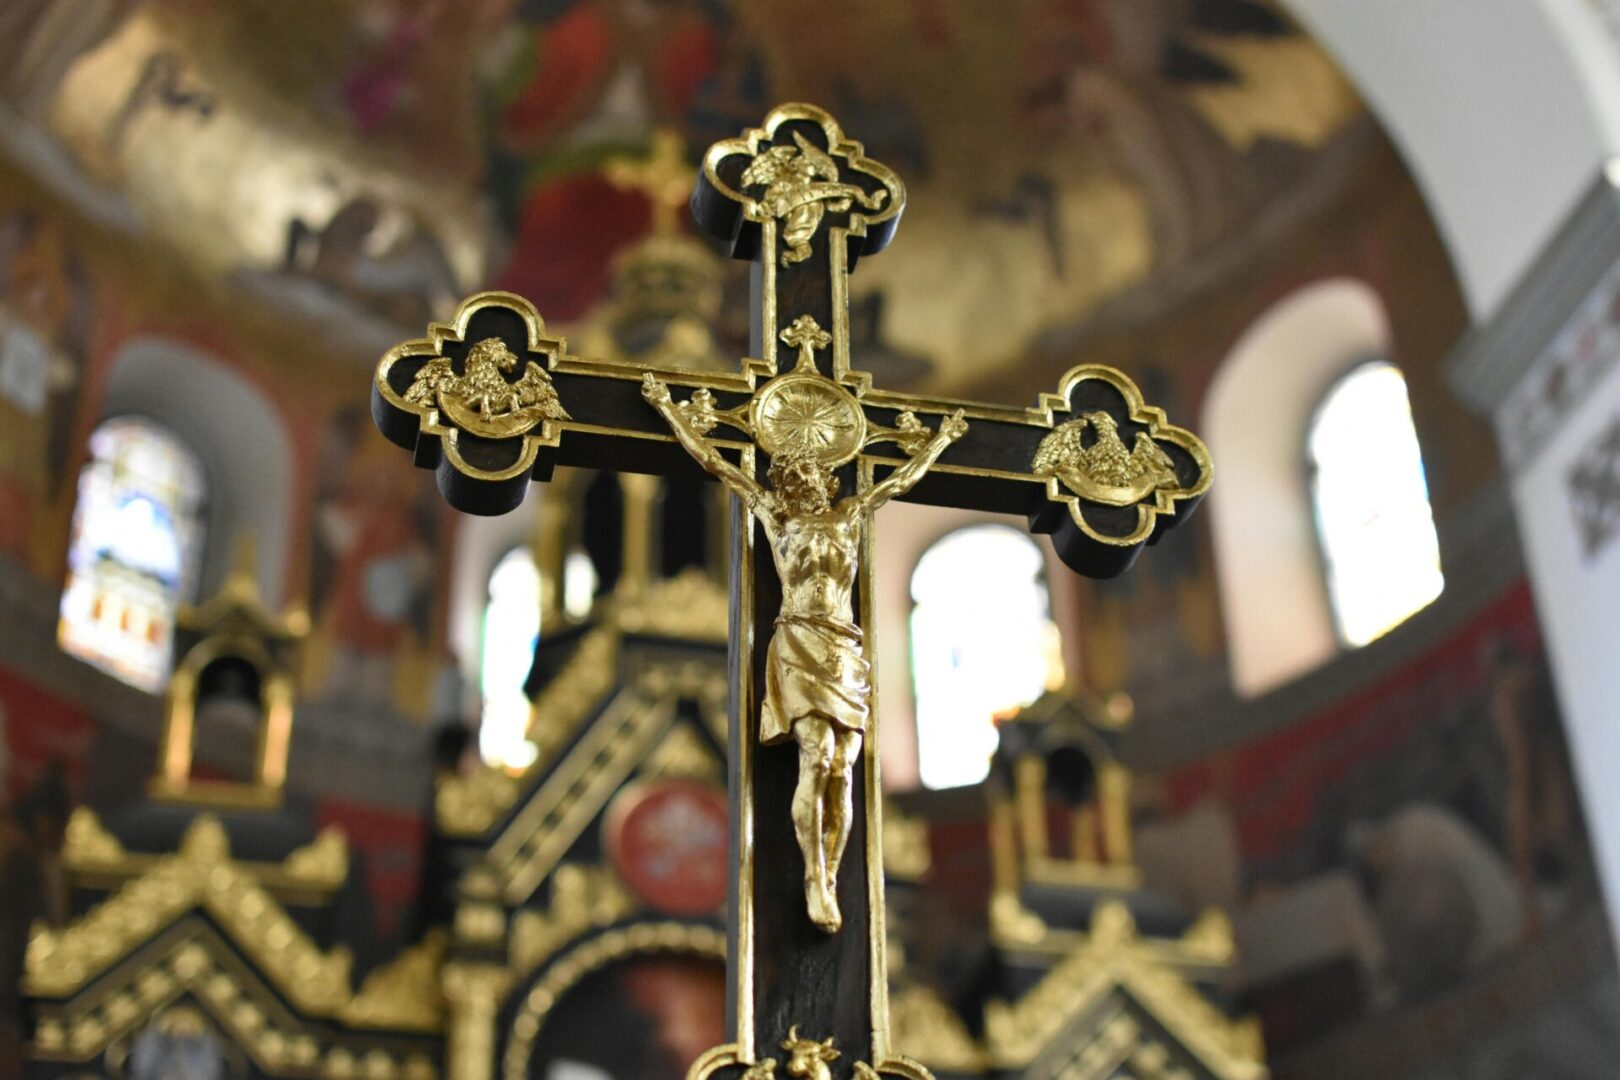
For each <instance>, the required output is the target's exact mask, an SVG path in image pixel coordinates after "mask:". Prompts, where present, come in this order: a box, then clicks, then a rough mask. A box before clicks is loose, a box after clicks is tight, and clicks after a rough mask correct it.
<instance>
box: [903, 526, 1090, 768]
mask: <svg viewBox="0 0 1620 1080" xmlns="http://www.w3.org/2000/svg"><path fill="white" fill-rule="evenodd" d="M911 599H912V604H913V607H912V609H911V675H912V680H913V690H914V693H915V695H916V700H917V768H918V774H919V776H920V777H921V779H922V782H923V784H924V785H925V786H927V787H931V788H944V787H957V786H960V785H962V784H973V783H977V782H978V781H980V780H983V779H984V777H985V776H986V775H987V774H988V772H989V771H990V756H991V755H992V754H993V753H995V749H996V744H997V743H998V742H999V736H998V735H997V733H996V726H995V724H996V718H997V717H998V716H1000V715H1002V714H1005V713H1007V712H1009V711H1011V710H1013V709H1017V708H1020V707H1022V706H1024V705H1027V704H1029V703H1030V702H1032V701H1034V700H1035V699H1036V698H1037V697H1039V696H1040V695H1041V693H1042V692H1043V691H1045V690H1048V689H1056V688H1057V687H1060V686H1062V685H1063V656H1062V639H1061V637H1060V635H1059V633H1058V628H1057V624H1056V623H1055V622H1053V621H1052V607H1051V600H1050V597H1049V596H1048V594H1047V590H1046V580H1045V573H1044V560H1043V559H1042V557H1041V549H1040V548H1039V547H1038V546H1036V544H1035V542H1034V541H1032V540H1031V539H1030V538H1029V537H1027V536H1025V535H1024V534H1023V533H1021V532H1018V531H1016V530H1014V529H1009V528H1006V527H1005V526H1001V525H974V526H970V527H968V528H965V529H958V530H957V531H956V532H953V533H950V534H948V535H946V536H945V537H944V538H943V539H941V540H939V541H937V542H936V543H935V544H934V545H933V546H932V547H930V548H929V549H928V550H927V551H925V552H923V556H922V558H921V559H919V560H917V568H916V570H915V571H913V573H912V575H911Z"/></svg>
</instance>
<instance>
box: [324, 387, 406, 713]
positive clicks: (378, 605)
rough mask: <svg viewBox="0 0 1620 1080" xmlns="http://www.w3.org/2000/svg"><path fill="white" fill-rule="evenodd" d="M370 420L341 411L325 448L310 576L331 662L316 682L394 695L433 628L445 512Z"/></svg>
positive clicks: (333, 691) (336, 689)
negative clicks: (389, 452) (385, 450)
mask: <svg viewBox="0 0 1620 1080" xmlns="http://www.w3.org/2000/svg"><path fill="white" fill-rule="evenodd" d="M366 422H367V421H366V418H365V416H364V414H363V413H362V412H361V411H360V410H359V409H354V410H344V411H342V412H340V413H339V414H338V416H337V417H335V418H334V420H333V422H332V425H331V427H330V428H329V429H328V432H327V438H326V442H325V445H324V446H323V447H322V460H321V463H320V473H319V479H318V485H319V487H318V490H317V493H316V505H315V515H314V528H315V552H314V560H313V565H312V567H311V575H310V576H311V593H312V596H311V603H312V608H313V611H314V622H315V627H316V631H317V633H318V634H319V635H321V636H323V637H324V638H325V640H327V641H328V642H329V643H330V647H329V649H327V650H325V652H326V658H327V659H328V661H329V663H330V666H329V668H328V669H327V671H326V673H325V678H322V679H319V680H317V681H318V683H319V686H318V688H317V689H319V690H321V691H323V692H325V693H327V694H328V695H331V696H338V695H341V696H346V697H360V698H367V699H370V700H373V701H387V700H389V699H390V698H392V697H394V696H396V695H395V693H394V691H395V687H394V681H395V674H396V672H397V671H398V670H399V667H400V664H401V663H402V661H404V660H405V659H406V657H407V655H408V654H412V653H414V652H417V651H420V650H421V649H423V648H424V647H425V646H426V643H427V639H428V636H429V632H430V629H431V613H432V608H433V603H434V569H435V561H434V554H433V552H434V549H435V541H436V539H437V532H438V517H437V514H436V507H435V505H434V503H433V501H432V500H431V498H429V497H428V496H427V492H429V491H431V489H432V484H431V481H429V483H428V484H427V487H426V489H425V490H424V488H423V485H422V478H421V476H420V474H417V473H416V472H415V471H414V470H408V469H407V470H400V469H398V468H396V467H394V463H393V462H390V461H384V460H381V458H380V457H379V455H378V453H377V452H376V447H375V444H374V442H373V441H372V440H368V439H363V438H361V432H362V425H364V424H365V423H366ZM318 651H319V650H309V652H311V653H312V654H314V653H316V652H318Z"/></svg>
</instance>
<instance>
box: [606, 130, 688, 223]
mask: <svg viewBox="0 0 1620 1080" xmlns="http://www.w3.org/2000/svg"><path fill="white" fill-rule="evenodd" d="M602 171H603V173H604V174H605V175H606V176H607V178H608V182H609V183H611V184H612V185H613V186H614V187H617V188H620V189H622V190H626V191H639V192H641V193H642V194H643V195H645V196H646V197H647V201H648V202H650V203H652V208H653V233H654V235H657V236H670V235H673V234H675V233H678V232H680V231H681V230H680V217H679V214H680V212H681V211H682V210H683V209H685V208H686V203H687V200H688V199H690V198H691V196H692V168H691V166H690V165H688V164H687V163H686V148H685V144H684V143H683V142H682V141H681V136H680V134H679V133H678V132H675V131H672V130H670V129H669V128H659V129H658V130H657V131H655V132H653V137H652V147H651V149H650V150H649V151H648V153H647V156H646V157H644V158H632V157H627V156H623V157H614V158H610V159H609V160H608V162H607V164H606V165H605V166H604V167H603V170H602Z"/></svg>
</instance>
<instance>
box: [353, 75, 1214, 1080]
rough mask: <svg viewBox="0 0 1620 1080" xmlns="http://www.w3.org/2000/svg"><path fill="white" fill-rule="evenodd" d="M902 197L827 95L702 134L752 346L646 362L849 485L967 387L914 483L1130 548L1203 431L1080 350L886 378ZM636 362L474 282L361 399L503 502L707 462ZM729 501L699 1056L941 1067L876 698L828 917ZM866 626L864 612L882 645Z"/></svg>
mask: <svg viewBox="0 0 1620 1080" xmlns="http://www.w3.org/2000/svg"><path fill="white" fill-rule="evenodd" d="M904 205H905V189H904V187H903V186H902V185H901V183H900V180H899V179H898V178H897V177H896V176H895V175H894V174H893V173H892V172H890V171H889V169H887V168H886V167H884V166H883V165H881V164H879V163H878V162H876V161H873V160H871V159H869V158H867V157H866V156H865V152H864V150H863V149H862V147H861V145H860V144H859V143H856V142H853V141H851V140H849V139H847V138H846V137H845V136H844V134H843V132H842V130H841V129H840V128H839V126H838V124H837V122H836V121H834V120H833V118H832V117H831V116H829V115H828V114H827V113H825V112H823V111H822V110H820V109H818V108H815V107H813V106H809V105H798V104H793V105H784V106H781V107H779V108H777V109H776V110H774V111H773V112H771V114H770V115H769V116H768V117H766V119H765V123H764V126H763V127H761V128H756V129H752V130H750V131H748V132H746V133H745V134H744V135H743V136H742V137H740V138H737V139H728V140H725V141H723V142H720V143H717V144H715V145H714V146H713V147H711V148H710V149H709V151H708V153H707V154H706V156H705V157H704V161H703V165H702V170H701V172H700V174H699V176H698V181H697V186H696V188H695V190H694V192H693V196H692V211H693V215H694V217H695V218H696V220H697V222H698V224H699V225H700V226H701V227H702V228H703V229H704V230H705V231H707V232H708V233H710V234H711V235H713V236H715V237H717V238H719V239H720V240H721V241H723V242H724V243H725V244H726V245H727V246H728V248H729V249H730V251H731V253H732V254H733V255H734V256H735V257H737V258H742V259H749V260H752V261H753V262H754V278H753V282H754V284H753V292H754V300H755V303H754V309H755V324H754V332H753V335H752V342H751V350H750V351H751V353H752V356H751V358H748V359H745V360H743V361H742V362H741V364H740V366H739V370H738V371H737V372H735V373H706V372H689V371H687V372H683V371H658V372H654V373H653V374H654V375H655V376H656V379H657V380H658V381H661V382H662V383H664V384H667V386H668V387H669V388H670V390H671V391H673V396H674V405H672V406H668V408H670V409H671V410H672V411H674V412H676V413H678V414H679V416H680V417H683V418H684V419H685V421H686V422H687V423H688V424H689V426H690V429H691V430H692V431H695V432H696V433H697V435H696V436H695V438H696V441H697V443H698V444H699V445H700V447H718V448H720V449H721V450H722V451H723V453H724V455H725V456H726V458H727V459H728V460H730V461H731V462H732V463H733V464H734V465H735V466H736V467H737V468H738V469H739V470H740V473H737V474H734V475H741V476H744V477H752V478H754V479H755V480H756V481H759V482H760V483H763V482H764V478H765V476H766V466H767V464H768V463H769V461H770V460H771V459H772V458H774V457H777V456H786V455H791V454H793V453H794V452H799V453H811V454H813V455H814V456H815V457H816V458H817V460H818V461H820V462H821V463H822V464H823V465H825V466H828V467H832V468H834V469H836V470H837V473H836V475H837V477H838V483H839V485H840V493H841V494H843V495H851V494H861V493H865V492H869V491H871V490H872V489H873V488H874V487H875V486H877V485H879V484H882V482H883V481H884V480H885V478H887V477H889V476H890V475H891V474H893V473H894V472H895V471H896V470H897V469H901V468H902V467H903V466H905V465H906V463H907V462H908V461H909V460H911V455H912V454H921V455H927V454H930V453H937V452H938V444H935V445H933V446H932V447H931V446H930V443H931V442H932V441H933V436H934V434H935V432H936V431H938V430H939V428H940V426H941V424H942V423H945V422H946V420H947V418H948V417H950V416H952V415H953V414H957V413H960V414H961V415H962V417H963V418H965V420H966V422H967V431H966V433H965V434H964V435H962V436H961V437H960V438H959V439H957V440H956V441H955V442H954V443H951V444H950V445H949V446H948V447H947V448H945V449H944V451H943V454H942V456H940V457H939V459H938V461H937V462H936V463H935V464H933V466H932V468H931V469H929V470H928V472H927V473H926V475H925V476H923V478H922V479H921V481H920V482H917V483H916V484H915V486H912V487H911V488H910V489H909V491H906V492H905V493H904V494H903V495H902V496H901V497H903V498H907V499H909V500H911V501H917V502H924V503H931V504H935V505H941V506H955V507H963V508H972V509H979V510H989V511H997V512H1002V513H1017V514H1023V515H1025V516H1026V517H1027V518H1028V520H1029V523H1030V527H1031V529H1033V530H1034V531H1036V532H1041V533H1049V534H1051V535H1052V538H1053V543H1054V545H1055V548H1056V550H1057V553H1058V555H1059V556H1060V557H1061V558H1062V559H1063V561H1064V562H1065V563H1066V564H1067V565H1069V566H1070V567H1072V568H1073V569H1074V570H1076V571H1078V572H1080V573H1082V574H1086V575H1089V576H1093V577H1111V576H1114V575H1116V574H1118V573H1120V572H1122V571H1124V570H1125V569H1126V568H1127V567H1128V566H1129V565H1130V564H1131V562H1132V561H1133V560H1134V559H1135V557H1136V555H1137V554H1138V553H1139V552H1140V551H1141V549H1142V547H1143V546H1144V545H1146V544H1151V543H1153V542H1155V541H1157V540H1158V539H1159V538H1160V537H1161V536H1162V535H1163V534H1164V533H1165V532H1166V531H1167V530H1168V529H1169V528H1170V527H1172V526H1173V525H1175V524H1176V523H1178V522H1179V521H1182V520H1184V519H1185V518H1186V516H1187V514H1188V512H1189V511H1190V510H1191V509H1192V507H1193V506H1194V505H1195V504H1196V503H1197V501H1198V500H1199V499H1200V498H1201V497H1202V496H1203V494H1204V492H1205V491H1206V490H1207V489H1208V487H1209V482H1210V462H1209V456H1208V454H1207V452H1206V451H1205V449H1204V447H1203V444H1202V443H1200V442H1199V441H1198V439H1197V438H1195V437H1194V436H1193V435H1191V434H1190V433H1189V432H1187V431H1184V430H1182V429H1180V428H1176V427H1172V426H1170V425H1169V424H1168V423H1166V421H1165V417H1164V414H1163V413H1162V412H1161V411H1160V410H1158V409H1156V408H1153V407H1151V406H1149V405H1147V404H1146V403H1145V402H1143V400H1142V398H1141V395H1140V394H1139V393H1138V391H1137V389H1136V386H1135V385H1134V384H1133V383H1132V382H1131V380H1130V379H1128V378H1127V377H1126V376H1124V375H1123V374H1121V373H1120V372H1118V371H1115V370H1114V369H1112V368H1108V367H1103V366H1100V365H1083V366H1080V367H1077V368H1074V369H1073V370H1071V371H1070V372H1068V373H1067V374H1066V375H1065V376H1064V377H1063V378H1062V379H1061V380H1059V383H1058V386H1057V390H1056V392H1055V393H1051V394H1044V395H1042V396H1041V398H1040V400H1039V401H1037V402H1036V403H1034V404H1033V405H1031V406H1027V407H1018V406H1007V405H994V404H985V403H977V402H958V401H949V400H943V399H934V398H928V397H922V396H917V395H912V394H900V393H893V392H889V391H885V390H883V389H881V388H879V387H875V386H873V385H871V379H870V377H869V376H868V375H865V374H863V373H862V372H860V371H859V370H857V369H856V368H855V366H854V364H853V363H852V358H851V357H850V355H849V325H848V309H849V293H848V275H849V271H850V270H851V269H853V268H854V265H855V263H856V260H857V259H858V258H860V257H864V256H868V255H872V254H875V253H877V252H878V251H880V250H881V249H882V248H883V247H885V246H886V245H887V244H888V242H889V241H890V239H892V237H893V236H894V232H895V227H896V226H897V225H898V224H899V220H900V214H901V211H902V210H903V208H904ZM963 257H965V258H966V257H971V253H970V252H964V256H963ZM645 374H646V372H645V371H643V370H642V369H641V368H637V367H631V366H628V365H624V364H615V363H606V362H601V361H594V360H590V359H587V358H583V357H577V356H571V355H569V353H568V351H567V347H566V344H565V343H564V342H563V341H562V340H561V339H560V338H554V337H550V336H548V335H547V333H546V329H545V324H544V322H543V321H542V319H541V317H540V315H539V314H538V313H537V312H536V311H535V310H534V308H533V307H532V306H531V305H530V304H529V303H528V302H526V301H525V300H523V299H522V298H521V297H518V296H514V295H512V294H509V293H483V294H480V295H477V296H474V297H472V298H471V299H469V300H467V301H466V302H465V303H463V304H462V306H461V308H460V309H459V310H458V311H457V313H456V316H455V319H454V320H453V321H452V322H451V323H449V324H435V325H434V326H432V327H431V328H430V329H429V336H428V337H427V338H424V339H420V340H417V341H411V342H406V343H405V344H402V345H400V346H397V347H396V348H394V349H392V350H390V352H389V353H388V354H387V355H386V356H385V357H384V358H383V359H382V361H381V362H380V363H379V365H378V367H377V372H376V379H375V382H374V384H373V394H372V415H373V417H374V418H375V420H376V422H377V426H378V427H379V428H380V429H381V430H382V432H383V433H384V434H385V435H386V436H388V438H389V439H391V440H392V441H394V442H395V443H397V444H399V445H400V446H402V447H404V448H405V449H407V450H410V451H411V452H412V453H413V454H414V456H415V461H416V463H417V464H418V465H419V466H422V467H423V468H432V469H435V470H436V472H437V476H438V482H439V488H440V490H441V491H442V492H443V493H444V495H445V497H446V499H448V500H449V502H450V503H451V505H453V506H455V507H457V508H458V509H461V510H464V511H467V512H469V513H475V514H495V513H504V512H506V511H509V510H512V509H513V508H515V507H516V506H517V505H518V504H519V503H520V502H521V501H522V498H523V491H524V488H525V487H526V486H527V485H528V483H529V481H530V480H531V479H535V480H545V479H548V478H549V476H550V474H551V470H552V468H553V467H554V466H556V465H558V464H562V465H577V466H587V467H591V468H597V469H619V470H626V471H633V472H649V473H659V474H664V475H670V474H677V473H691V472H693V471H694V470H696V469H697V468H698V466H697V465H696V464H695V463H694V461H693V457H692V455H691V454H690V453H689V452H688V449H689V448H683V447H682V446H681V445H680V444H679V443H678V442H677V441H676V440H675V438H673V437H672V432H671V426H670V423H668V422H666V420H665V418H664V417H663V416H661V415H660V413H659V412H658V411H656V410H655V409H654V408H652V407H650V406H649V401H648V400H647V399H646V398H644V396H643V377H644V375H645ZM650 392H651V391H650V390H649V393H650ZM948 426H949V427H950V428H951V430H952V431H955V430H956V429H957V425H954V424H952V425H948ZM920 464H921V462H919V465H920ZM915 471H916V470H915V469H913V470H910V472H915ZM893 486H895V485H886V486H885V490H887V489H888V488H890V487H893ZM732 507H733V513H732V515H731V517H732V579H731V581H732V585H731V588H732V630H731V658H732V671H733V687H732V702H731V716H732V724H731V748H730V749H731V763H730V800H731V807H732V829H733V835H732V846H731V851H732V864H733V879H732V892H731V903H730V911H729V923H730V934H731V940H730V958H729V961H728V964H729V978H730V1003H729V1012H730V1026H731V1038H732V1040H733V1041H732V1042H731V1043H730V1044H728V1045H726V1046H723V1047H718V1048H716V1049H715V1050H713V1051H711V1052H710V1053H708V1054H707V1055H705V1056H704V1057H702V1058H700V1059H699V1061H698V1062H697V1063H695V1064H694V1065H693V1067H692V1072H691V1073H690V1076H691V1077H693V1078H699V1080H701V1078H704V1077H710V1076H726V1077H737V1076H746V1077H748V1078H751V1080H759V1078H763V1077H770V1076H777V1075H780V1076H786V1075H789V1074H791V1075H794V1076H811V1077H816V1076H859V1077H866V1076H872V1075H877V1074H881V1075H888V1076H899V1077H912V1078H916V1077H924V1076H927V1075H928V1073H927V1071H926V1070H924V1069H923V1068H922V1067H921V1066H920V1065H918V1064H916V1063H915V1062H911V1061H908V1060H906V1059H904V1058H901V1057H899V1056H897V1055H896V1054H894V1052H893V1050H892V1048H891V1047H890V1045H889V1032H888V999H887V982H886V977H885V967H886V965H885V962H884V925H883V923H884V909H883V873H882V865H881V850H882V836H881V829H882V822H881V810H880V803H881V798H880V779H879V772H878V754H877V737H878V719H879V713H878V710H877V709H876V707H875V703H874V707H873V710H872V715H871V718H870V721H869V722H868V726H867V728H866V730H865V752H864V753H863V754H862V755H861V759H860V765H859V766H858V767H857V768H856V770H855V814H854V822H853V834H852V836H851V839H850V841H849V845H848V850H847V853H846V854H845V855H844V857H843V863H842V870H841V872H840V873H839V874H838V887H837V904H838V908H839V909H840V910H841V912H842V916H843V918H842V928H841V929H839V930H838V931H836V932H832V933H829V932H827V931H826V930H825V929H822V928H818V927H817V926H816V925H815V924H813V923H812V922H811V920H810V918H809V916H808V914H807V911H806V892H805V884H804V880H803V879H804V876H805V871H804V861H803V859H802V858H801V853H800V849H799V846H798V844H797V843H796V839H795V833H794V826H793V821H792V816H791V812H790V802H791V800H792V796H793V791H794V787H795V783H796V777H797V770H798V762H799V758H798V755H797V754H796V753H795V752H794V750H793V748H792V747H791V746H788V747H779V746H761V745H760V744H759V742H758V736H759V730H760V728H759V724H760V703H761V701H762V700H763V698H764V696H765V694H766V657H765V653H766V648H765V645H766V642H767V640H768V639H770V638H771V635H772V633H773V630H772V627H773V624H774V623H775V621H776V620H777V616H778V614H779V613H781V612H782V611H783V599H782V588H781V582H780V581H779V580H778V577H777V572H776V567H775V566H774V565H773V561H772V558H771V557H770V553H769V551H768V549H767V546H766V545H764V544H763V543H761V535H762V534H761V529H759V528H757V527H756V526H755V523H754V521H753V519H752V518H751V517H750V515H749V514H748V513H747V512H746V510H743V509H742V508H741V506H740V501H739V500H737V499H733V501H732ZM869 525H870V520H869V518H868V519H867V520H865V521H864V522H863V523H862V525H861V529H860V533H861V537H860V562H859V575H858V578H857V583H856V589H855V596H854V605H853V615H854V619H855V621H856V622H860V621H862V620H863V619H864V618H865V613H866V612H868V611H870V610H871V603H872V592H871V572H870V567H871V536H870V533H871V530H870V528H869ZM873 644H874V643H873V639H872V634H871V632H870V628H868V630H867V633H866V635H865V643H864V649H865V656H866V658H867V659H868V660H870V659H871V657H872V656H873V654H874V652H875V650H874V647H873ZM828 1040H831V1041H830V1042H829V1041H828ZM778 1060H779V1064H774V1063H776V1062H778ZM818 1063H819V1064H818ZM818 1068H819V1069H824V1070H826V1071H824V1072H818V1071H815V1070H816V1069H818ZM778 1069H779V1070H780V1071H777V1070H778ZM803 1069H809V1070H811V1071H808V1072H805V1071H798V1070H803Z"/></svg>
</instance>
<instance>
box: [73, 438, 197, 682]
mask: <svg viewBox="0 0 1620 1080" xmlns="http://www.w3.org/2000/svg"><path fill="white" fill-rule="evenodd" d="M206 493H207V484H206V481H205V476H204V472H203V467H202V462H201V460H199V459H198V457H197V455H196V454H195V453H193V452H192V450H191V449H190V448H189V447H187V446H186V445H185V444H184V443H182V442H181V441H180V440H179V439H178V438H176V437H175V436H174V434H173V433H172V432H170V431H169V430H168V429H167V428H165V427H163V426H161V425H159V424H157V423H154V422H153V421H150V420H145V419H141V418H139V417H120V418H117V419H113V420H108V421H107V422H106V423H104V424H102V425H101V426H100V427H98V428H97V429H96V430H95V432H94V433H93V434H92V435H91V436H90V461H89V463H88V464H86V465H85V467H84V470H83V471H82V472H80V474H79V499H78V503H77V505H76V506H75V508H74V512H73V539H72V544H71V546H70V547H69V549H68V579H67V587H66V588H65V589H64V590H63V592H62V612H61V622H60V624H59V628H58V631H57V637H58V640H59V641H60V642H61V645H62V648H64V649H65V650H67V651H68V652H70V653H73V654H74V655H75V656H80V657H83V658H84V659H85V660H88V661H89V662H90V663H92V664H94V665H96V666H97V667H99V668H102V669H103V670H105V671H108V672H111V673H112V674H114V675H116V676H118V677H119V678H120V679H123V680H124V681H125V682H127V683H130V684H131V685H133V686H138V687H140V688H141V689H143V690H151V691H156V690H160V689H162V687H163V684H164V682H165V681H166V680H167V679H168V675H169V664H170V660H171V658H170V652H171V649H172V645H173V641H174V618H175V614H176V613H177V612H178V611H179V609H180V605H181V603H182V602H183V601H186V600H190V599H192V598H193V596H194V593H195V590H196V587H197V570H198V566H199V564H200V562H201V556H202V543H203V525H202V510H203V500H204V497H205V495H206Z"/></svg>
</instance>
